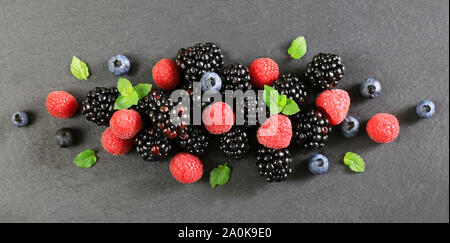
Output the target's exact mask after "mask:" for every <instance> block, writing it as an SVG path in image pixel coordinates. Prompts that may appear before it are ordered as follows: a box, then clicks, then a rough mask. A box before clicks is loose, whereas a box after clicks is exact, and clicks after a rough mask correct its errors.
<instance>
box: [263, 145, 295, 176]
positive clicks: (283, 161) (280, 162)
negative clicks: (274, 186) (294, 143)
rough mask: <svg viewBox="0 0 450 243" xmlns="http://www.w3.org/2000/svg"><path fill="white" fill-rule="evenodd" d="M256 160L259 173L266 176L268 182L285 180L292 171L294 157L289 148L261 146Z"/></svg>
mask: <svg viewBox="0 0 450 243" xmlns="http://www.w3.org/2000/svg"><path fill="white" fill-rule="evenodd" d="M256 161H257V162H256V165H257V168H258V173H259V174H260V175H261V176H263V177H265V178H266V181H267V182H280V181H284V180H286V179H287V178H288V177H289V175H290V174H291V173H292V169H291V162H292V158H291V153H290V152H289V149H287V148H285V149H269V148H265V147H261V148H259V149H258V151H257V152H256Z"/></svg>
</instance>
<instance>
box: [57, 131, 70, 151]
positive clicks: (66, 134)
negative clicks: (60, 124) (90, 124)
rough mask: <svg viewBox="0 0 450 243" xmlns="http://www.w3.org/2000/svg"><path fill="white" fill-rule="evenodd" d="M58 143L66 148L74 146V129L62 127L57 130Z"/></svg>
mask: <svg viewBox="0 0 450 243" xmlns="http://www.w3.org/2000/svg"><path fill="white" fill-rule="evenodd" d="M55 138H56V144H58V146H60V147H62V148H65V147H69V146H72V145H73V143H74V137H73V131H72V129H70V128H61V129H59V130H58V131H56V136H55Z"/></svg>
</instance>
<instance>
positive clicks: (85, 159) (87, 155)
mask: <svg viewBox="0 0 450 243" xmlns="http://www.w3.org/2000/svg"><path fill="white" fill-rule="evenodd" d="M73 163H75V164H76V165H77V166H78V167H80V168H90V167H92V166H93V165H95V163H97V157H96V156H95V152H94V150H92V149H88V150H85V151H83V152H81V153H79V154H78V155H77V157H75V159H73Z"/></svg>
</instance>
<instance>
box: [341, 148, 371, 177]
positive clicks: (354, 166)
mask: <svg viewBox="0 0 450 243" xmlns="http://www.w3.org/2000/svg"><path fill="white" fill-rule="evenodd" d="M344 164H345V165H347V166H348V167H349V168H350V170H352V171H354V172H357V173H360V172H364V170H365V169H366V164H365V163H364V160H363V158H361V156H359V155H358V154H356V153H352V152H347V153H346V154H345V156H344Z"/></svg>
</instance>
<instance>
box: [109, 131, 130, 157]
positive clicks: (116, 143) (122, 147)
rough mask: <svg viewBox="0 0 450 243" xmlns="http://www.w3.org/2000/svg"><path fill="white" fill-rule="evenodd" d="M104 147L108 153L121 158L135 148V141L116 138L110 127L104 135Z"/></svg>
mask: <svg viewBox="0 0 450 243" xmlns="http://www.w3.org/2000/svg"><path fill="white" fill-rule="evenodd" d="M102 146H103V148H104V149H105V150H106V151H107V152H108V153H110V154H112V155H116V156H119V155H124V154H126V153H128V151H130V150H131V149H132V148H133V140H131V139H121V138H118V137H116V136H115V135H114V134H113V133H112V132H111V128H109V127H108V128H106V130H105V131H104V132H103V134H102Z"/></svg>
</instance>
